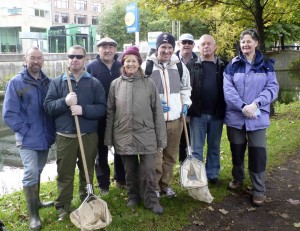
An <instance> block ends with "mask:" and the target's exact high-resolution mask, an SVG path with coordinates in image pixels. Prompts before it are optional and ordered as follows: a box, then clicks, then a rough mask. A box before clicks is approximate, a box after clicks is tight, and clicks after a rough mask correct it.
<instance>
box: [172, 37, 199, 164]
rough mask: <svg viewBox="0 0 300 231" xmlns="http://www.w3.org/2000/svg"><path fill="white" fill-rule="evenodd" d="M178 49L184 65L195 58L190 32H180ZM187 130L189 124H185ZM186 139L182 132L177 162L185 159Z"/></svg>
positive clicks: (196, 57)
mask: <svg viewBox="0 0 300 231" xmlns="http://www.w3.org/2000/svg"><path fill="white" fill-rule="evenodd" d="M177 45H178V47H179V50H178V51H177V52H176V55H177V56H178V58H179V60H181V61H182V62H183V63H184V64H185V65H186V64H187V63H188V62H189V61H191V60H197V59H198V56H197V55H196V53H194V52H193V49H194V47H195V40H194V37H193V35H191V34H182V35H180V37H179V41H178V43H177ZM187 129H188V132H189V126H187ZM186 148H187V145H186V140H185V135H184V132H182V135H181V138H180V144H179V162H180V163H182V162H183V161H184V160H185V159H186Z"/></svg>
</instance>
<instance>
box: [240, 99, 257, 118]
mask: <svg viewBox="0 0 300 231" xmlns="http://www.w3.org/2000/svg"><path fill="white" fill-rule="evenodd" d="M256 110H257V105H256V103H255V102H253V103H251V104H249V105H246V106H245V107H243V109H242V112H243V114H244V116H245V117H247V118H251V119H253V118H256V115H255V112H256Z"/></svg>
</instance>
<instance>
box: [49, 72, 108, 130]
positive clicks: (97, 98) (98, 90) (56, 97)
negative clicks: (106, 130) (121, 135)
mask: <svg viewBox="0 0 300 231" xmlns="http://www.w3.org/2000/svg"><path fill="white" fill-rule="evenodd" d="M70 77H71V82H72V88H73V91H74V92H75V93H76V94H77V99H78V103H77V104H78V105H81V106H82V112H83V115H81V116H78V119H79V124H80V130H81V133H93V132H97V128H98V119H100V118H102V117H104V116H105V114H106V99H105V93H104V89H103V86H102V85H101V83H100V82H99V81H98V80H97V79H95V78H93V77H92V76H91V75H90V74H89V73H87V72H85V73H84V75H83V76H82V78H81V79H80V80H79V82H78V83H77V82H76V81H75V79H74V78H73V77H72V75H71V76H70ZM68 93H69V89H68V83H67V78H66V75H65V74H63V75H61V76H59V77H57V78H55V79H54V80H53V81H52V82H51V84H50V88H49V91H48V94H47V96H46V99H45V103H44V106H45V110H46V111H47V113H48V114H49V115H52V116H53V117H54V119H55V125H56V131H57V132H61V133H64V134H76V126H75V121H74V117H73V116H72V115H71V111H70V109H69V106H68V105H67V104H66V101H65V97H66V96H67V94H68Z"/></svg>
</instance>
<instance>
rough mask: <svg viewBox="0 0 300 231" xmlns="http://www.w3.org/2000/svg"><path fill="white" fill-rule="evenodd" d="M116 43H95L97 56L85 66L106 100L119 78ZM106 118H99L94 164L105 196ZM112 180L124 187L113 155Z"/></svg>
mask: <svg viewBox="0 0 300 231" xmlns="http://www.w3.org/2000/svg"><path fill="white" fill-rule="evenodd" d="M117 45H118V44H117V42H116V41H115V40H113V39H111V38H109V37H105V38H102V39H101V40H99V42H98V43H97V48H98V55H97V56H96V59H95V60H94V61H92V62H91V63H89V64H88V65H87V67H86V68H87V72H89V73H90V74H91V75H92V76H94V77H95V78H96V79H98V80H99V81H100V82H101V84H102V85H103V87H104V90H105V97H106V99H107V96H108V92H109V88H110V84H111V82H112V81H113V80H114V79H116V78H118V77H119V76H120V74H121V73H120V70H121V66H122V65H121V63H120V62H119V61H118V60H117V59H118V56H117V54H116V52H117ZM105 127H106V118H101V119H100V120H99V125H98V139H99V142H98V154H97V158H96V163H95V170H96V177H97V181H98V184H99V188H100V192H101V194H102V195H105V194H107V193H108V191H109V186H110V169H109V165H108V147H107V146H106V145H104V137H105ZM114 179H115V180H116V185H117V187H125V185H126V184H125V171H124V166H123V163H122V159H121V157H120V155H118V154H115V155H114Z"/></svg>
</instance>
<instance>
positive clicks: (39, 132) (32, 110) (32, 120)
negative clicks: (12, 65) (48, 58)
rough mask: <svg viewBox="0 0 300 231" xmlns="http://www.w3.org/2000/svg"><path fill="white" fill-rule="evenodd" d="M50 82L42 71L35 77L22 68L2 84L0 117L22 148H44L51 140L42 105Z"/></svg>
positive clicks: (51, 128)
mask: <svg viewBox="0 0 300 231" xmlns="http://www.w3.org/2000/svg"><path fill="white" fill-rule="evenodd" d="M50 81H51V80H50V79H49V78H48V77H46V76H45V74H44V73H43V72H41V80H35V79H34V78H32V77H31V76H30V75H29V73H28V71H27V68H26V67H24V68H23V70H22V71H21V72H20V73H18V74H17V75H16V76H15V77H14V78H12V79H11V80H10V81H9V82H8V84H7V86H6V92H5V98H4V102H3V120H4V121H5V123H6V124H7V126H8V127H9V128H10V129H12V130H13V131H14V132H15V136H16V142H17V145H22V147H23V148H26V149H30V150H47V149H49V147H50V146H51V145H52V144H53V143H54V141H55V127H54V122H53V121H52V118H51V117H50V116H48V115H47V114H46V112H45V111H44V107H43V103H44V99H45V96H46V94H47V91H48V88H49V84H50Z"/></svg>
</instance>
